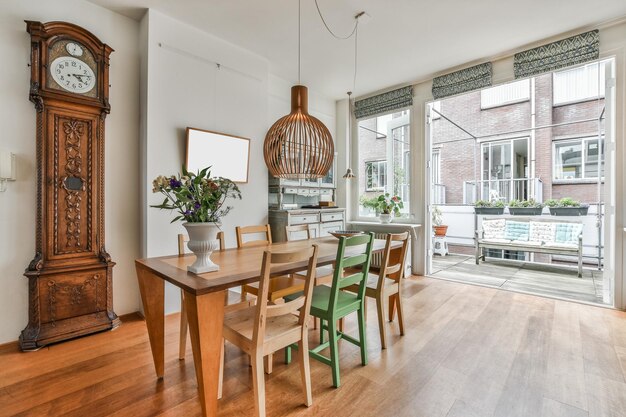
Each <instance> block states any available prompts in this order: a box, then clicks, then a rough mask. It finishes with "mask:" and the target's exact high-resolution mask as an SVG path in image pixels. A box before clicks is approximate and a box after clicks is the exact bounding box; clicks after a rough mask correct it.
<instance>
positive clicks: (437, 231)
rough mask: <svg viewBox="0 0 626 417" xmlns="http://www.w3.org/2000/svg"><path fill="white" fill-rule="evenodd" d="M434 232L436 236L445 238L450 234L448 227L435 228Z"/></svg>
mask: <svg viewBox="0 0 626 417" xmlns="http://www.w3.org/2000/svg"><path fill="white" fill-rule="evenodd" d="M433 230H434V232H435V236H445V235H446V233H448V226H446V225H441V226H433Z"/></svg>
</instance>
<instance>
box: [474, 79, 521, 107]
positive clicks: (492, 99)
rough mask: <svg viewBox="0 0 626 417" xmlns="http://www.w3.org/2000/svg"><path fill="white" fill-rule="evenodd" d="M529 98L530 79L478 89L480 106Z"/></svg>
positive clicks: (497, 104)
mask: <svg viewBox="0 0 626 417" xmlns="http://www.w3.org/2000/svg"><path fill="white" fill-rule="evenodd" d="M529 99H530V80H528V79H526V80H520V81H515V82H512V83H508V84H502V85H498V86H495V87H491V88H486V89H484V90H481V91H480V108H481V109H489V108H492V107H498V106H504V105H507V104H514V103H521V102H524V101H528V100H529Z"/></svg>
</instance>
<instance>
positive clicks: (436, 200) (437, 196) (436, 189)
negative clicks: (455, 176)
mask: <svg viewBox="0 0 626 417" xmlns="http://www.w3.org/2000/svg"><path fill="white" fill-rule="evenodd" d="M430 195H431V196H432V201H433V204H435V205H441V204H446V186H445V185H443V184H433V185H432V187H431V191H430Z"/></svg>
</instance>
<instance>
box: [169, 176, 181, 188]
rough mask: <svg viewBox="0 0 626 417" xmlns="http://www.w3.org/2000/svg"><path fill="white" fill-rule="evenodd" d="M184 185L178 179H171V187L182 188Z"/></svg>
mask: <svg viewBox="0 0 626 417" xmlns="http://www.w3.org/2000/svg"><path fill="white" fill-rule="evenodd" d="M182 185H183V183H182V182H180V181H178V180H177V179H176V178H170V187H172V188H180V187H181V186H182Z"/></svg>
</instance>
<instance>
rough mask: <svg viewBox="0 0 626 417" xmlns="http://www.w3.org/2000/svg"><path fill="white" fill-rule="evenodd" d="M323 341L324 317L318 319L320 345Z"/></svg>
mask: <svg viewBox="0 0 626 417" xmlns="http://www.w3.org/2000/svg"><path fill="white" fill-rule="evenodd" d="M322 343H324V319H320V345H321V344H322Z"/></svg>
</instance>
